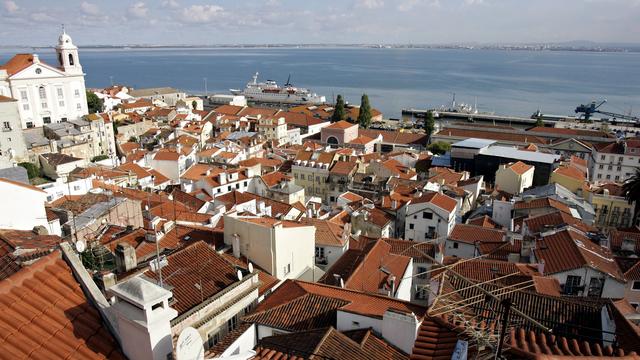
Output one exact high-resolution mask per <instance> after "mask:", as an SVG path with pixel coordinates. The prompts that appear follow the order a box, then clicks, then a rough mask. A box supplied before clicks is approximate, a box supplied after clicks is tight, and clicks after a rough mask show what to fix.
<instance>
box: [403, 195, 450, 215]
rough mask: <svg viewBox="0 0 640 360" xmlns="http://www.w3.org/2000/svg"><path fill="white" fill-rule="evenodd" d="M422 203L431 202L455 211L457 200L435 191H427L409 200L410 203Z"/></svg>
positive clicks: (444, 208)
mask: <svg viewBox="0 0 640 360" xmlns="http://www.w3.org/2000/svg"><path fill="white" fill-rule="evenodd" d="M422 203H431V204H433V205H435V206H437V207H439V208H441V209H443V210H446V211H448V212H453V211H455V210H456V207H457V206H458V202H457V201H456V200H455V199H452V198H450V197H448V196H447V195H443V194H440V193H437V192H435V191H431V192H428V193H426V194H425V195H422V196H421V197H419V198H414V199H412V200H411V204H422Z"/></svg>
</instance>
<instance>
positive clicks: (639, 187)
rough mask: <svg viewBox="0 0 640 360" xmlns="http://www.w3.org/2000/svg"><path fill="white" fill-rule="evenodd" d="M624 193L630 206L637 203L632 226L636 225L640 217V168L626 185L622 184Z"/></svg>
mask: <svg viewBox="0 0 640 360" xmlns="http://www.w3.org/2000/svg"><path fill="white" fill-rule="evenodd" d="M622 191H623V192H624V197H625V198H626V199H627V201H628V202H629V204H633V202H634V201H635V211H634V214H635V215H634V219H633V222H632V224H635V223H636V219H638V216H639V215H640V214H638V212H640V168H636V173H635V174H633V176H631V177H630V178H628V179H627V180H625V182H624V184H622Z"/></svg>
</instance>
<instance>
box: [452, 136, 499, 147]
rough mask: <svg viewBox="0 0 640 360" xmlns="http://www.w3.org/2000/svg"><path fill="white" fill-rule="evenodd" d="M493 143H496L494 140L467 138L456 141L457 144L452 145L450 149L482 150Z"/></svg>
mask: <svg viewBox="0 0 640 360" xmlns="http://www.w3.org/2000/svg"><path fill="white" fill-rule="evenodd" d="M495 142H496V141H495V140H489V139H478V138H469V139H465V140H462V141H458V142H457V143H453V144H451V147H458V148H468V149H482V148H484V147H487V146H489V145H491V144H495Z"/></svg>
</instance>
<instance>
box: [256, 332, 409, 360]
mask: <svg viewBox="0 0 640 360" xmlns="http://www.w3.org/2000/svg"><path fill="white" fill-rule="evenodd" d="M348 334H349V335H352V334H355V336H357V337H355V336H354V335H352V336H354V338H350V337H349V335H348ZM407 358H408V357H407V355H406V354H404V353H402V352H401V351H400V350H398V349H396V348H395V347H393V346H391V345H389V344H388V343H387V342H386V341H384V340H382V339H380V338H379V337H377V336H376V335H375V334H373V332H372V331H371V330H368V329H367V330H356V331H350V332H346V333H341V332H339V331H337V330H336V329H335V328H333V327H329V328H327V329H316V330H309V331H301V332H295V333H291V334H283V335H275V336H268V337H264V338H262V339H260V340H259V341H258V346H257V348H256V355H255V356H254V357H252V358H251V359H256V360H258V359H260V360H276V359H277V360H294V359H344V360H383V359H384V360H387V359H393V360H402V359H407Z"/></svg>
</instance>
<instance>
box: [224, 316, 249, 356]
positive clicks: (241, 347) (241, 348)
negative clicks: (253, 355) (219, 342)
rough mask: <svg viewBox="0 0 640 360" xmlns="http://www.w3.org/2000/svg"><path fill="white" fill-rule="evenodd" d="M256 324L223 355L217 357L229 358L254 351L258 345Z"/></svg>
mask: <svg viewBox="0 0 640 360" xmlns="http://www.w3.org/2000/svg"><path fill="white" fill-rule="evenodd" d="M256 340H257V330H256V324H252V325H251V326H250V327H249V328H248V329H247V330H246V331H245V332H244V333H243V334H242V335H240V336H239V337H238V338H237V339H236V341H234V342H232V343H231V345H229V346H228V347H227V349H226V350H225V351H224V352H222V354H220V355H218V356H217V357H220V358H225V357H227V356H232V355H237V354H242V353H245V352H248V351H251V350H253V348H254V347H256V343H257V341H256Z"/></svg>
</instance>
